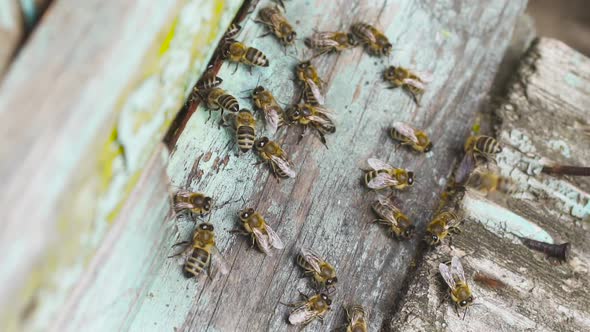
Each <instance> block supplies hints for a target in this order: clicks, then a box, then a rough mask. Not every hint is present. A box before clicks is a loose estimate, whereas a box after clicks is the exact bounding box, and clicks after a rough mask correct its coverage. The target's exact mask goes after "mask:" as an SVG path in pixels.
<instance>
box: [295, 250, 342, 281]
mask: <svg viewBox="0 0 590 332" xmlns="http://www.w3.org/2000/svg"><path fill="white" fill-rule="evenodd" d="M297 265H299V266H301V267H302V268H303V270H304V271H305V272H304V273H305V275H306V276H312V277H313V280H314V282H315V283H316V285H317V286H319V287H320V288H325V287H328V288H333V287H335V286H336V283H337V282H338V278H337V277H336V269H335V268H334V266H333V265H332V264H330V263H328V262H326V261H325V260H324V259H323V258H321V257H320V255H319V254H318V253H317V252H315V251H313V250H312V249H309V248H301V252H300V253H299V255H297Z"/></svg>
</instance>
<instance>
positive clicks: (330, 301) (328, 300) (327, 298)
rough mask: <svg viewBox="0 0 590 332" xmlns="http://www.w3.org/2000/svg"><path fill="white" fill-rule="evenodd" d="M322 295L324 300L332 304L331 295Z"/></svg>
mask: <svg viewBox="0 0 590 332" xmlns="http://www.w3.org/2000/svg"><path fill="white" fill-rule="evenodd" d="M320 297H321V298H322V300H324V302H326V304H327V305H331V304H332V300H331V299H330V297H329V296H328V295H327V294H324V293H322V294H320Z"/></svg>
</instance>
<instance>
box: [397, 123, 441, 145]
mask: <svg viewBox="0 0 590 332" xmlns="http://www.w3.org/2000/svg"><path fill="white" fill-rule="evenodd" d="M391 138H393V139H394V140H396V141H399V142H401V144H402V145H409V146H410V147H411V148H412V149H414V150H415V151H418V152H429V151H430V150H432V142H431V141H430V138H428V135H427V134H426V133H425V132H423V131H422V130H418V129H415V128H412V127H411V126H410V125H408V124H406V123H403V122H394V123H393V127H392V128H391Z"/></svg>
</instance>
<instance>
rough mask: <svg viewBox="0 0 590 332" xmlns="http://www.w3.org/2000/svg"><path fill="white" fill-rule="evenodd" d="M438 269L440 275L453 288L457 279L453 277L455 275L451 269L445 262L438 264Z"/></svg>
mask: <svg viewBox="0 0 590 332" xmlns="http://www.w3.org/2000/svg"><path fill="white" fill-rule="evenodd" d="M438 270H439V271H440V275H441V276H442V277H443V279H444V280H445V282H446V283H447V285H449V287H450V288H451V289H454V288H455V279H453V275H452V274H451V269H450V268H449V267H448V266H447V265H446V264H444V263H440V264H439V265H438Z"/></svg>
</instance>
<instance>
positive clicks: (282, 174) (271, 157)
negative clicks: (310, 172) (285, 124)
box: [254, 137, 296, 180]
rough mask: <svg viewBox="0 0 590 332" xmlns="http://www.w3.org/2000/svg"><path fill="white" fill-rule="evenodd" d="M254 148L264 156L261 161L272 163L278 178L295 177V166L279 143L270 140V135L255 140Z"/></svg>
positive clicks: (272, 168) (261, 156) (273, 170)
mask: <svg viewBox="0 0 590 332" xmlns="http://www.w3.org/2000/svg"><path fill="white" fill-rule="evenodd" d="M254 148H255V149H256V151H257V152H258V154H259V155H260V158H262V161H261V163H268V164H269V165H270V168H271V170H272V174H273V176H274V177H275V178H276V179H277V180H279V178H287V177H289V178H294V177H295V175H296V173H295V171H294V169H293V168H294V166H293V164H292V163H291V161H290V160H289V158H288V157H287V154H286V153H285V151H283V149H282V148H281V146H280V145H279V144H278V143H276V142H274V141H271V140H269V139H268V137H262V138H259V139H257V140H256V141H254Z"/></svg>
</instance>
